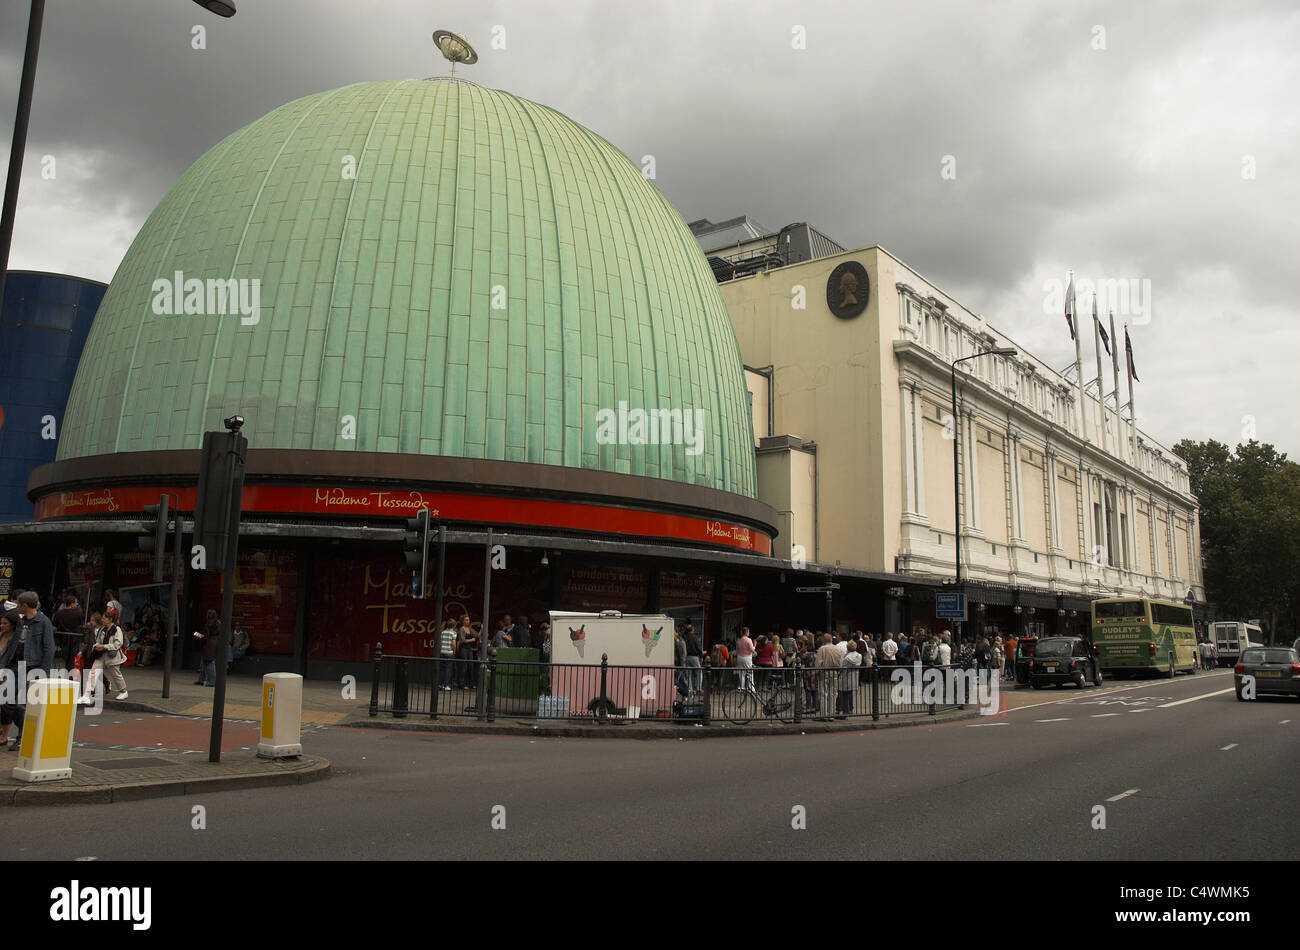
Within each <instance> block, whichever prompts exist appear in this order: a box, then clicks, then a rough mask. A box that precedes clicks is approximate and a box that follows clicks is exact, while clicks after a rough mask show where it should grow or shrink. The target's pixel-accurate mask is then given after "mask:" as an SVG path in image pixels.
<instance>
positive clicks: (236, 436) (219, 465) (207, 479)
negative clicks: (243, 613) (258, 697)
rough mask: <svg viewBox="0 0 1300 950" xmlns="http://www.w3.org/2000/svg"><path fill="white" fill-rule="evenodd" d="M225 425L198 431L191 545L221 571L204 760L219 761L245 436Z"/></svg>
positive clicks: (236, 422)
mask: <svg viewBox="0 0 1300 950" xmlns="http://www.w3.org/2000/svg"><path fill="white" fill-rule="evenodd" d="M224 424H225V426H226V429H227V430H228V431H227V432H225V433H222V432H205V433H203V458H202V462H201V468H200V469H199V490H198V494H197V497H196V498H195V502H194V544H195V547H196V549H197V553H198V554H199V555H201V558H202V559H201V561H200V563H201V565H202V566H201V567H200V568H199V569H200V570H209V571H211V570H217V569H218V567H217V565H218V564H220V570H221V575H222V576H221V631H220V633H219V635H218V637H217V657H216V665H217V686H216V691H215V693H214V695H213V697H212V736H211V739H210V741H209V744H208V761H209V762H220V761H221V728H222V725H223V723H224V716H225V710H226V656H227V655H228V652H229V644H230V630H231V626H230V625H231V622H232V620H233V617H234V613H235V581H236V578H235V564H236V557H237V555H238V553H239V515H240V511H241V509H242V498H243V493H244V463H245V460H246V458H247V455H248V440H247V439H245V438H244V437H243V436H242V435H241V434H240V432H239V430H240V429H241V428H242V427H243V425H244V417H243V416H231V417H230V418H229V419H226V420H225V423H224Z"/></svg>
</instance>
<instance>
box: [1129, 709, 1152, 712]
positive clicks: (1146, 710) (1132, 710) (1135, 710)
mask: <svg viewBox="0 0 1300 950" xmlns="http://www.w3.org/2000/svg"><path fill="white" fill-rule="evenodd" d="M1150 711H1151V710H1149V709H1130V710H1129V712H1150Z"/></svg>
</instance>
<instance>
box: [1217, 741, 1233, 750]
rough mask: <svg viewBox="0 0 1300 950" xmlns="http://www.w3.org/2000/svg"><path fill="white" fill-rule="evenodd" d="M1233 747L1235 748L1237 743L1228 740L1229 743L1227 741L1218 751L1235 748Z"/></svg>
mask: <svg viewBox="0 0 1300 950" xmlns="http://www.w3.org/2000/svg"><path fill="white" fill-rule="evenodd" d="M1235 748H1237V743H1235V742H1230V743H1228V744H1227V745H1225V746H1224V747H1223V748H1222V749H1220V750H1219V751H1220V752H1227V751H1228V750H1229V749H1235Z"/></svg>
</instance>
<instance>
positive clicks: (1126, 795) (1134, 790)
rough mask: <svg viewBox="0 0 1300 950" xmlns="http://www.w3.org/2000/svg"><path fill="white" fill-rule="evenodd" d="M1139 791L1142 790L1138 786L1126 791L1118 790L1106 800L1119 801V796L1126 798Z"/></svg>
mask: <svg viewBox="0 0 1300 950" xmlns="http://www.w3.org/2000/svg"><path fill="white" fill-rule="evenodd" d="M1140 791H1142V789H1140V788H1130V789H1129V790H1128V791H1127V792H1120V793H1119V794H1118V795H1115V796H1113V797H1111V798H1108V799H1106V801H1108V802H1117V801H1119V800H1120V799H1121V798H1128V797H1129V796H1130V795H1136V794H1137V793H1138V792H1140Z"/></svg>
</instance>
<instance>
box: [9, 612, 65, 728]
mask: <svg viewBox="0 0 1300 950" xmlns="http://www.w3.org/2000/svg"><path fill="white" fill-rule="evenodd" d="M16 603H17V604H18V611H17V613H18V618H17V623H16V625H15V626H14V632H13V634H12V635H11V636H10V638H9V645H8V646H7V647H5V652H4V654H3V655H0V669H3V670H5V671H7V672H8V676H10V677H12V679H13V688H14V690H15V692H14V697H15V700H16V702H15V703H14V705H13V707H12V708H11V710H10V713H11V715H12V716H13V719H14V722H15V723H17V725H18V732H17V734H16V735H15V736H14V739H13V741H12V742H11V743H10V745H9V749H10V750H11V751H12V750H15V749H17V748H18V747H19V746H20V745H21V743H22V738H23V720H24V718H25V717H26V713H27V679H26V678H25V677H24V676H20V675H19V674H20V673H24V674H26V677H30V675H31V674H32V673H33V672H34V671H36V670H41V671H42V672H44V673H45V675H46V676H49V675H50V665H51V664H52V663H53V662H54V625H53V624H52V623H50V618H49V617H47V616H45V614H43V613H41V609H40V608H41V599H40V598H39V597H37V596H36V592H35V591H30V590H25V591H23V592H22V593H21V594H19V595H18V599H17V601H16ZM6 616H8V617H9V618H10V623H13V622H14V621H13V617H14V615H13V614H12V613H10V614H7V615H6Z"/></svg>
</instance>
